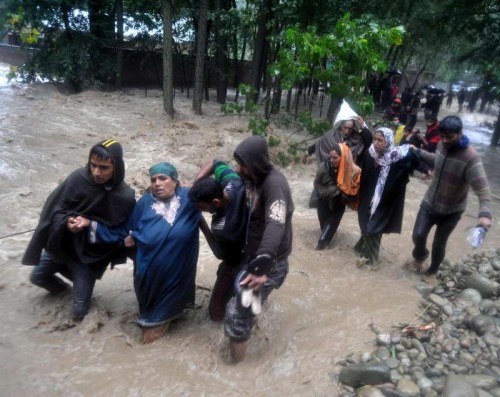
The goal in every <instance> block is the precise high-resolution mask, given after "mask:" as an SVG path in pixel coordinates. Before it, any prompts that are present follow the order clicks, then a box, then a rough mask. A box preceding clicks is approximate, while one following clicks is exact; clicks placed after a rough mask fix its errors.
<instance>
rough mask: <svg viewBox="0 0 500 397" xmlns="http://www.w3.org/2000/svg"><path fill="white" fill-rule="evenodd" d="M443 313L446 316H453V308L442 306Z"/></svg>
mask: <svg viewBox="0 0 500 397" xmlns="http://www.w3.org/2000/svg"><path fill="white" fill-rule="evenodd" d="M443 312H444V314H446V315H447V316H451V315H452V314H453V306H452V305H450V304H448V305H444V306H443Z"/></svg>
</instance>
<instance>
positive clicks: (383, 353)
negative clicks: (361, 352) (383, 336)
mask: <svg viewBox="0 0 500 397" xmlns="http://www.w3.org/2000/svg"><path fill="white" fill-rule="evenodd" d="M377 357H378V358H379V359H380V360H381V361H382V360H387V359H388V358H389V357H391V352H390V351H389V349H388V348H387V347H385V346H380V347H379V348H378V349H377Z"/></svg>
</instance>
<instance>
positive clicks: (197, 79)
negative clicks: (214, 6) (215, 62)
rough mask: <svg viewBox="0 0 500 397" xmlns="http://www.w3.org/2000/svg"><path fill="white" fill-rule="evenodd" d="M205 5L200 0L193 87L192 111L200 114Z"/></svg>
mask: <svg viewBox="0 0 500 397" xmlns="http://www.w3.org/2000/svg"><path fill="white" fill-rule="evenodd" d="M207 7H208V4H207V0H200V11H199V18H198V31H197V37H196V61H195V68H194V87H193V111H194V112H195V114H202V111H201V104H202V101H203V72H204V65H205V62H204V58H205V47H206V40H207Z"/></svg>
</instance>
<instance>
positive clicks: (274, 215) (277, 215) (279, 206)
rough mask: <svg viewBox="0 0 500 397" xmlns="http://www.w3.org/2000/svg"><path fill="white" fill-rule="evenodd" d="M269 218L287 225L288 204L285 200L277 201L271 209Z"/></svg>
mask: <svg viewBox="0 0 500 397" xmlns="http://www.w3.org/2000/svg"><path fill="white" fill-rule="evenodd" d="M269 217H270V218H271V219H272V220H274V221H276V222H278V223H282V224H284V223H285V220H286V204H285V202H284V201H283V200H276V201H274V202H273V203H272V204H271V206H270V207H269Z"/></svg>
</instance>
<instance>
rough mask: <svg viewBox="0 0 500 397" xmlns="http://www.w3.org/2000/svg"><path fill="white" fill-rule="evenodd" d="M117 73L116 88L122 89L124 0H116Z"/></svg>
mask: <svg viewBox="0 0 500 397" xmlns="http://www.w3.org/2000/svg"><path fill="white" fill-rule="evenodd" d="M115 9H116V75H115V89H117V90H121V89H122V80H123V0H116V3H115Z"/></svg>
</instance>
